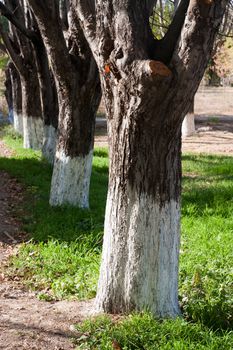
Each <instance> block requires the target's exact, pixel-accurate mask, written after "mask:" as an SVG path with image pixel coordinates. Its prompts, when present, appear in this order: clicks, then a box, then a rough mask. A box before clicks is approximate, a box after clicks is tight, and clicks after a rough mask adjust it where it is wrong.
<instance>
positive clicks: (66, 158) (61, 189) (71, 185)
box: [50, 89, 99, 208]
mask: <svg viewBox="0 0 233 350" xmlns="http://www.w3.org/2000/svg"><path fill="white" fill-rule="evenodd" d="M84 94H85V96H80V93H79V92H78V91H77V90H76V89H71V91H68V90H67V91H66V93H65V94H64V91H61V90H59V105H60V116H59V128H58V130H59V135H58V141H57V150H56V157H55V162H54V168H53V176H52V184H51V192H50V204H51V205H52V206H59V205H64V204H69V205H73V206H78V207H81V208H88V207H89V185H90V178H91V170H92V156H93V144H94V142H93V141H94V128H95V114H96V108H97V105H98V101H99V98H98V99H97V100H98V101H97V102H96V103H93V102H94V101H93V100H92V101H91V99H92V97H91V96H92V90H91V89H90V90H89V91H88V90H87V91H85V93H84Z"/></svg>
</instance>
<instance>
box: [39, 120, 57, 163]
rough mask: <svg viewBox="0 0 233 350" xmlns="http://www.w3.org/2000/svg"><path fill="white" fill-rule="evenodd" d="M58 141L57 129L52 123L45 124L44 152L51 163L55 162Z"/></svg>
mask: <svg viewBox="0 0 233 350" xmlns="http://www.w3.org/2000/svg"><path fill="white" fill-rule="evenodd" d="M56 143H57V129H55V128H54V127H53V126H52V125H44V138H43V146H42V154H43V157H44V158H45V159H47V160H48V162H49V163H50V164H53V163H54V158H55V152H56Z"/></svg>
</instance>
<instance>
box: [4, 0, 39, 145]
mask: <svg viewBox="0 0 233 350" xmlns="http://www.w3.org/2000/svg"><path fill="white" fill-rule="evenodd" d="M5 4H6V5H7V7H8V8H9V11H10V12H11V13H14V18H15V19H16V20H17V21H18V22H19V23H20V26H22V27H23V28H25V31H26V32H27V28H28V27H29V26H30V16H29V12H28V8H27V6H26V3H25V2H24V1H23V0H20V1H19V2H18V1H17V2H16V1H14V0H7V1H5ZM1 35H2V38H3V41H4V44H5V46H6V49H7V52H8V54H9V56H10V57H11V59H12V62H13V63H14V65H15V67H16V69H17V70H18V72H19V74H20V78H21V85H22V113H23V124H24V125H23V133H24V147H26V148H35V149H38V148H41V147H42V140H43V120H42V110H41V101H40V90H39V82H38V71H37V67H36V62H35V58H34V55H33V46H32V43H31V41H30V40H29V39H28V37H27V36H25V35H22V34H21V32H20V31H19V30H18V29H16V27H15V26H13V25H12V24H9V33H6V32H5V31H4V30H3V28H2V27H1ZM32 101H33V103H32ZM38 137H39V138H40V139H38ZM34 138H36V139H34ZM41 138H42V139H41Z"/></svg>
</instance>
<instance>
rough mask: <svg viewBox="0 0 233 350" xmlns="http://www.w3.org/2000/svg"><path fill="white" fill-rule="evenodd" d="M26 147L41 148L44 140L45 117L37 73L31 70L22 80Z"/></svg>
mask: <svg viewBox="0 0 233 350" xmlns="http://www.w3.org/2000/svg"><path fill="white" fill-rule="evenodd" d="M21 85H22V110H23V134H24V148H32V149H35V150H40V149H41V148H42V142H43V130H44V125H43V119H42V118H41V114H42V112H41V100H40V90H39V83H38V77H37V74H33V72H30V73H29V74H28V76H27V77H26V79H25V80H24V79H22V80H21Z"/></svg>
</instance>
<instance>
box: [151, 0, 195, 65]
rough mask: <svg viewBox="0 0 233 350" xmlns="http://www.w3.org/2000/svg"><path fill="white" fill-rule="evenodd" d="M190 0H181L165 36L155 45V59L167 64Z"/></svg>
mask: <svg viewBox="0 0 233 350" xmlns="http://www.w3.org/2000/svg"><path fill="white" fill-rule="evenodd" d="M189 2H190V0H181V1H180V3H179V6H178V8H177V10H176V12H175V15H174V17H173V20H172V22H171V24H170V26H169V27H168V31H167V33H166V34H165V36H164V37H163V38H162V39H161V40H159V41H158V42H157V44H156V46H155V53H154V56H155V59H156V60H158V61H161V62H163V63H165V64H169V62H170V60H171V58H172V55H173V53H174V50H175V47H176V45H177V41H178V39H179V37H180V33H181V30H182V27H183V24H184V20H185V16H186V12H187V9H188V6H189Z"/></svg>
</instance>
